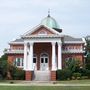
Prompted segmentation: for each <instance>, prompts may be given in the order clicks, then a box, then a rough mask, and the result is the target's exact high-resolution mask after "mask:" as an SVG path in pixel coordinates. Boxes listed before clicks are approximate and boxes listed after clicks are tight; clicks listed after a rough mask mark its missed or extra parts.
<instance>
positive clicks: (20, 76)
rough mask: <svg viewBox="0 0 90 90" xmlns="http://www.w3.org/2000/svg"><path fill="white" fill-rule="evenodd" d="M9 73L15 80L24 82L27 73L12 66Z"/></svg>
mask: <svg viewBox="0 0 90 90" xmlns="http://www.w3.org/2000/svg"><path fill="white" fill-rule="evenodd" d="M9 71H10V74H11V77H12V79H13V80H24V79H25V71H24V70H22V69H18V68H17V67H15V66H10V67H9Z"/></svg>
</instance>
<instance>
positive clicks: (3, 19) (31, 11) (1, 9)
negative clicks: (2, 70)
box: [0, 0, 90, 56]
mask: <svg viewBox="0 0 90 90" xmlns="http://www.w3.org/2000/svg"><path fill="white" fill-rule="evenodd" d="M48 9H50V15H51V16H52V17H53V18H54V19H55V20H56V21H57V22H58V24H59V26H60V28H62V29H63V34H65V35H71V36H73V37H76V38H77V37H85V36H87V35H90V0H0V56H1V55H2V54H3V50H4V49H5V48H9V45H8V43H9V42H10V41H12V40H14V39H16V38H19V37H20V36H21V35H23V33H25V32H27V31H28V30H30V29H32V28H33V27H35V26H36V25H38V24H39V23H40V22H41V20H42V19H44V18H45V17H46V16H47V15H48Z"/></svg>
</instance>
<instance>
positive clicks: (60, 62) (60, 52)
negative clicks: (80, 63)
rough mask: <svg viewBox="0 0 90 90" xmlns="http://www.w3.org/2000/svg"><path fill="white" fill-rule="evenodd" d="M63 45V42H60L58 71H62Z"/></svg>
mask: <svg viewBox="0 0 90 90" xmlns="http://www.w3.org/2000/svg"><path fill="white" fill-rule="evenodd" d="M61 47H62V45H61V42H58V69H62V51H61V50H62V49H61Z"/></svg>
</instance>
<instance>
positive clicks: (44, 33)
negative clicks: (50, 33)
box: [38, 30, 47, 35]
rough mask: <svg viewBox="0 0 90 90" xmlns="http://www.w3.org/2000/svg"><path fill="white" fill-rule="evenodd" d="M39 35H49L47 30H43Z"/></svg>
mask: <svg viewBox="0 0 90 90" xmlns="http://www.w3.org/2000/svg"><path fill="white" fill-rule="evenodd" d="M38 35H47V32H46V31H45V30H42V31H40V32H38Z"/></svg>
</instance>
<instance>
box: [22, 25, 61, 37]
mask: <svg viewBox="0 0 90 90" xmlns="http://www.w3.org/2000/svg"><path fill="white" fill-rule="evenodd" d="M54 34H55V35H59V34H60V33H59V32H57V31H56V30H54V29H51V28H49V27H47V26H44V25H39V26H36V27H35V28H33V29H32V30H30V31H28V32H26V33H25V34H24V35H23V36H30V35H54Z"/></svg>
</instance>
